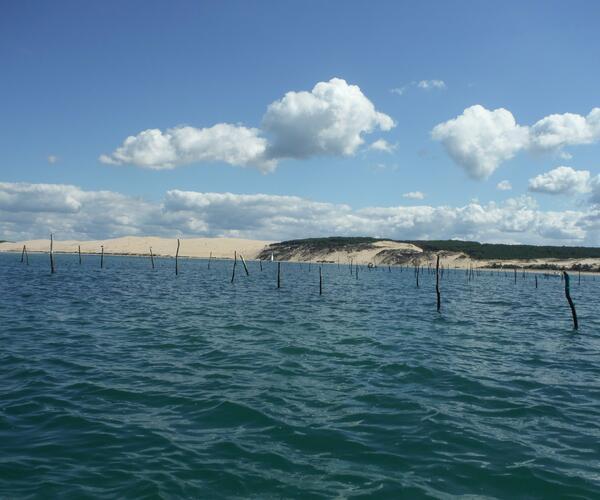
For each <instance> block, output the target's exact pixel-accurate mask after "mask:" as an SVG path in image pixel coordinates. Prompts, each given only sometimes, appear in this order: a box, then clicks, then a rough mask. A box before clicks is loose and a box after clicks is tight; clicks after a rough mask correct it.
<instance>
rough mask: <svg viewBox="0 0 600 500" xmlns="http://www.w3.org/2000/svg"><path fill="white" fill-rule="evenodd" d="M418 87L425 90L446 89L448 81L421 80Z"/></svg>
mask: <svg viewBox="0 0 600 500" xmlns="http://www.w3.org/2000/svg"><path fill="white" fill-rule="evenodd" d="M417 87H419V88H420V89H424V90H432V89H440V90H441V89H445V88H446V83H445V82H444V80H421V81H420V82H419V83H417Z"/></svg>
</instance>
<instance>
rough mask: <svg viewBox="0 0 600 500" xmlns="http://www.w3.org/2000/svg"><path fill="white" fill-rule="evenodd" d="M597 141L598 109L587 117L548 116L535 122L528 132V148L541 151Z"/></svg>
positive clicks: (566, 114) (598, 132) (599, 126)
mask: <svg viewBox="0 0 600 500" xmlns="http://www.w3.org/2000/svg"><path fill="white" fill-rule="evenodd" d="M599 140H600V108H594V109H592V111H591V112H590V113H589V114H588V115H587V116H581V115H577V114H574V113H564V114H562V115H558V114H554V115H549V116H546V117H545V118H542V119H541V120H539V121H538V122H536V123H535V124H534V125H533V126H532V127H531V131H530V147H531V148H532V149H540V150H542V151H547V150H552V149H554V150H560V148H562V147H565V146H575V145H578V144H591V143H594V142H597V141H599Z"/></svg>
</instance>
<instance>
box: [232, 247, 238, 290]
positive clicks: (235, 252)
mask: <svg viewBox="0 0 600 500" xmlns="http://www.w3.org/2000/svg"><path fill="white" fill-rule="evenodd" d="M236 266H237V250H234V251H233V269H232V271H231V282H232V283H233V280H234V279H235V267H236Z"/></svg>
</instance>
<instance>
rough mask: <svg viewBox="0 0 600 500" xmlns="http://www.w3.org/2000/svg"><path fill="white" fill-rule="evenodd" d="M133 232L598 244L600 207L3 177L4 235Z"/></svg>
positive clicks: (0, 229)
mask: <svg viewBox="0 0 600 500" xmlns="http://www.w3.org/2000/svg"><path fill="white" fill-rule="evenodd" d="M49 232H54V233H56V237H57V238H59V239H71V238H73V239H75V238H77V239H79V238H82V239H101V238H109V237H117V236H123V235H127V234H133V235H157V236H168V237H173V236H179V235H181V236H188V237H191V236H230V237H247V238H263V239H274V240H277V239H290V238H301V237H308V236H331V235H350V236H352V235H366V236H378V237H388V238H394V239H438V238H440V239H445V238H460V239H470V240H479V241H490V242H512V243H545V244H599V243H600V212H599V211H598V210H597V209H595V208H593V207H592V208H591V209H589V210H587V211H562V212H556V211H541V210H540V209H539V208H538V207H537V206H536V204H535V201H534V200H532V199H531V198H528V197H521V198H516V199H510V200H507V201H506V202H503V203H501V204H497V203H487V204H482V203H480V202H476V201H474V202H471V203H468V204H466V205H464V206H458V207H451V206H430V205H411V206H392V207H366V208H361V209H353V208H352V207H350V206H348V205H344V204H334V203H326V202H317V201H312V200H308V199H305V198H300V197H296V196H275V195H266V194H252V195H245V194H233V193H201V192H194V191H183V190H170V191H167V192H166V193H165V195H164V198H163V200H162V201H160V202H148V201H145V200H142V199H139V198H134V197H129V196H125V195H122V194H119V193H114V192H109V191H85V190H83V189H81V188H79V187H76V186H70V185H59V184H26V183H20V184H14V183H0V239H9V240H18V239H29V238H38V237H42V238H45V237H47V235H48V233H49Z"/></svg>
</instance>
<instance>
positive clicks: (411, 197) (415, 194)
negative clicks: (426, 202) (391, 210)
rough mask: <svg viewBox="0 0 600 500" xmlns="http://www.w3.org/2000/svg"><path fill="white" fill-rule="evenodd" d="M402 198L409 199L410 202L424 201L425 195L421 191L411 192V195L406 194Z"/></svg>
mask: <svg viewBox="0 0 600 500" xmlns="http://www.w3.org/2000/svg"><path fill="white" fill-rule="evenodd" d="M402 198H407V199H409V200H422V199H423V198H425V195H424V194H423V193H421V191H410V192H409V193H404V194H403V195H402Z"/></svg>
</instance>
